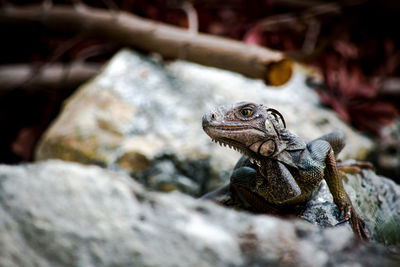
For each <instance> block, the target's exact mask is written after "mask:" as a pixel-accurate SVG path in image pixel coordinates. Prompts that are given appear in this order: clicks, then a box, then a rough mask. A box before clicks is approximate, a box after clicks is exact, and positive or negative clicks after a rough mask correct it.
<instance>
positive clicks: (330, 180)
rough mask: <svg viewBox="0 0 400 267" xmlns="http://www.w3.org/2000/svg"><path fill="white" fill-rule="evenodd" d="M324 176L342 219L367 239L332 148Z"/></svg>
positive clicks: (327, 157) (327, 158)
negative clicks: (346, 189) (344, 185)
mask: <svg viewBox="0 0 400 267" xmlns="http://www.w3.org/2000/svg"><path fill="white" fill-rule="evenodd" d="M325 164H326V166H325V171H324V178H325V181H326V183H327V184H328V187H329V190H330V192H331V194H332V196H333V201H334V202H335V204H336V205H337V206H338V207H339V209H340V210H341V217H342V218H343V219H344V221H348V220H350V221H351V225H352V228H353V231H354V233H355V234H356V235H357V236H359V237H360V238H362V239H364V240H368V236H367V234H366V232H365V228H364V226H365V224H364V221H363V220H362V219H361V218H359V217H358V215H357V212H356V211H355V209H354V207H353V204H352V203H351V200H350V198H349V196H348V195H347V193H346V191H345V189H344V187H343V182H342V179H341V178H340V177H339V172H338V170H337V167H336V159H335V154H334V152H333V150H332V149H330V150H329V151H328V154H327V155H326V160H325Z"/></svg>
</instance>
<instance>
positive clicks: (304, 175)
mask: <svg viewBox="0 0 400 267" xmlns="http://www.w3.org/2000/svg"><path fill="white" fill-rule="evenodd" d="M203 129H204V131H205V132H206V133H207V134H208V135H209V136H210V137H211V139H212V140H214V141H216V142H219V143H220V144H222V145H228V146H229V147H231V148H233V149H235V150H238V151H239V152H241V153H242V154H244V156H243V157H242V158H241V159H240V160H239V162H238V163H237V164H236V166H235V169H234V172H233V174H232V176H231V180H230V184H229V185H227V186H224V187H223V188H220V189H217V190H216V191H214V192H211V193H208V194H206V195H205V196H204V197H203V198H207V199H214V200H216V201H218V202H220V203H222V204H224V205H227V206H234V207H237V208H240V209H246V210H251V211H253V212H257V213H268V214H287V213H289V214H290V213H293V212H295V211H296V210H297V208H298V207H299V206H302V205H304V204H305V203H306V202H307V201H308V200H310V198H311V196H312V194H313V193H314V192H315V191H316V190H317V189H318V188H319V186H320V184H321V181H322V179H325V181H326V182H327V184H328V187H329V190H330V192H331V194H332V196H333V199H334V202H335V203H336V205H337V206H338V207H339V209H340V210H341V216H342V217H343V220H344V221H348V220H350V221H351V224H352V228H353V231H354V233H355V234H356V235H357V236H359V237H360V238H362V239H368V237H367V235H366V233H365V230H364V222H363V221H362V220H361V219H360V218H359V217H358V215H357V213H356V212H355V210H354V208H353V205H352V203H351V200H350V198H349V197H348V195H347V193H346V191H345V190H344V187H343V183H342V179H341V178H340V176H339V174H338V169H337V166H336V156H337V154H338V153H339V152H340V151H341V150H342V148H343V147H344V137H343V135H342V134H341V133H339V132H333V133H330V134H327V135H324V136H322V137H320V138H318V139H315V140H313V141H311V142H309V143H305V142H304V141H303V140H302V139H301V138H299V137H298V136H296V135H294V134H292V133H291V132H290V131H288V130H287V129H286V125H285V122H284V119H283V117H282V115H281V114H280V113H279V112H278V111H276V110H274V109H270V108H267V107H265V106H263V105H258V104H253V103H245V102H241V103H237V104H234V105H230V106H222V107H219V108H217V109H215V110H214V111H212V112H210V113H207V114H205V115H204V116H203Z"/></svg>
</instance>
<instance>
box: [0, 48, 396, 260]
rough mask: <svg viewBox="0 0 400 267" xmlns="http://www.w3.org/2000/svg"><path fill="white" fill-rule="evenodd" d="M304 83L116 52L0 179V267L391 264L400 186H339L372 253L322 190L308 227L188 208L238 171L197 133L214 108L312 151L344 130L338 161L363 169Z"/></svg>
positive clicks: (353, 147) (354, 142)
mask: <svg viewBox="0 0 400 267" xmlns="http://www.w3.org/2000/svg"><path fill="white" fill-rule="evenodd" d="M307 73H308V72H307V71H306V70H305V69H303V68H302V67H300V66H297V67H296V72H295V74H294V77H293V78H292V80H291V81H290V82H289V83H288V84H287V85H285V86H283V87H281V88H271V87H267V86H265V85H264V84H263V83H262V82H261V81H254V80H249V79H247V78H244V77H242V76H240V75H237V74H232V73H229V72H226V71H221V70H217V69H212V68H206V67H202V66H198V65H195V64H190V63H187V62H182V61H175V62H170V63H168V64H165V63H163V62H160V61H158V60H156V59H154V58H148V57H144V56H141V55H139V54H137V53H134V52H131V51H128V50H123V51H121V52H120V53H118V54H117V55H116V56H115V57H114V58H113V59H112V60H111V62H110V63H109V64H108V65H107V66H106V67H105V69H104V70H103V72H102V73H101V74H100V75H99V76H98V77H96V78H95V79H93V80H92V81H91V82H89V83H87V84H86V85H84V86H83V87H81V88H80V89H79V90H78V91H77V92H76V93H75V94H74V95H73V96H72V97H71V98H70V99H69V100H68V101H67V103H66V104H65V106H64V109H63V111H62V112H61V114H60V116H59V117H58V118H57V119H56V120H55V121H54V123H53V125H52V126H51V127H50V128H49V129H48V131H47V132H46V134H45V135H44V137H43V138H42V140H41V143H40V144H39V146H38V148H37V153H36V160H37V163H32V164H29V165H19V166H6V165H2V166H0V266H30V265H36V266H294V265H296V266H354V265H359V266H376V265H378V264H379V265H381V266H391V265H393V266H395V265H396V264H399V262H400V258H399V256H398V255H399V254H398V247H399V244H400V225H399V218H400V186H399V185H397V184H395V183H394V182H392V181H391V180H389V179H386V178H384V177H381V176H377V175H376V174H375V173H374V172H373V171H367V170H364V171H363V172H362V174H358V175H347V181H346V183H345V187H346V190H347V192H348V193H349V195H350V197H351V199H352V201H353V203H354V205H355V207H356V209H357V210H358V212H359V214H360V216H361V217H362V218H363V219H364V220H365V222H366V229H367V231H368V234H369V236H370V237H371V241H370V242H369V243H365V242H362V241H360V240H358V239H356V238H355V237H354V236H353V233H352V232H351V229H350V227H349V225H347V224H341V225H337V224H338V218H337V215H338V210H337V207H336V206H335V205H334V204H333V203H332V197H331V195H330V193H329V191H328V189H327V187H326V185H325V184H322V186H321V188H320V190H319V191H318V192H317V193H316V194H315V196H314V198H313V199H312V201H310V203H309V204H308V206H307V209H306V210H305V211H304V213H303V216H302V217H303V219H301V218H286V219H283V218H277V217H272V216H266V215H254V214H249V213H245V212H239V211H234V210H230V209H227V208H224V207H220V206H217V205H216V204H214V203H211V202H209V201H204V200H199V199H197V198H195V197H197V196H199V195H201V194H202V193H204V192H207V191H209V190H211V189H213V188H215V187H217V186H219V185H222V184H224V183H225V182H226V181H227V179H228V177H229V175H230V172H231V170H232V168H233V166H234V164H235V162H236V160H237V159H238V157H239V155H238V154H237V153H236V152H234V151H231V150H229V149H228V148H223V147H219V146H217V145H216V144H214V143H212V142H211V141H210V140H209V138H208V137H207V135H206V134H204V133H203V131H202V129H201V116H202V114H203V113H204V112H206V111H208V110H209V109H210V108H212V107H214V106H217V105H220V104H227V103H233V102H238V101H242V100H246V101H253V102H258V103H264V104H265V105H267V106H270V107H273V108H276V109H278V110H280V111H281V112H282V114H283V115H284V117H285V119H286V122H287V125H288V128H289V129H290V130H293V132H295V133H297V134H298V135H300V136H303V137H304V138H306V139H312V138H316V137H318V136H320V135H322V134H325V133H328V132H329V131H331V130H333V129H335V128H339V129H340V130H342V131H344V133H345V135H346V137H347V139H348V144H347V145H346V147H345V150H344V151H343V153H341V158H342V159H349V158H357V159H363V157H365V155H366V153H367V152H368V151H370V150H371V149H373V144H372V142H371V141H370V140H369V139H367V138H365V137H363V136H362V135H360V134H359V133H357V132H355V131H354V130H352V129H351V128H350V127H348V126H347V125H345V124H344V123H343V122H341V121H340V120H339V119H338V118H337V117H336V115H335V114H334V113H332V112H331V111H328V110H326V109H324V108H322V107H321V106H320V104H319V101H318V98H317V96H316V94H315V93H314V92H313V91H312V90H311V89H310V88H308V87H307V86H306V85H305V82H304V81H305V79H306V74H307ZM53 159H58V160H53ZM71 161H73V162H75V163H72V162H71ZM93 165H97V166H93ZM132 178H133V179H132ZM137 181H138V182H139V183H138V182H137ZM140 183H141V184H140ZM155 191H162V192H155ZM171 191H172V192H171ZM179 191H180V192H179ZM165 192H169V193H165ZM182 192H183V193H182ZM310 222H311V223H310Z"/></svg>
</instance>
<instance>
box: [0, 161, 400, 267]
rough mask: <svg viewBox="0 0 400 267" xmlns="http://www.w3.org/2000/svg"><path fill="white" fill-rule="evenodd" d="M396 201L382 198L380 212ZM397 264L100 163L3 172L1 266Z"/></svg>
mask: <svg viewBox="0 0 400 267" xmlns="http://www.w3.org/2000/svg"><path fill="white" fill-rule="evenodd" d="M375 182H376V183H378V185H381V186H380V187H379V186H377V185H375V187H374V188H386V187H387V188H389V186H390V188H391V189H390V190H392V191H393V192H396V198H397V199H398V197H399V195H398V192H399V187H398V186H396V185H393V184H391V183H390V182H388V181H385V179H383V182H382V181H378V180H376V181H375ZM367 190H368V189H367ZM390 190H389V191H390ZM380 193H383V192H380ZM393 197H394V195H381V196H379V198H380V201H383V202H381V203H383V205H388V201H389V202H390V201H392V200H393V201H395V200H396V199H389V198H393ZM391 205H392V204H391ZM392 207H393V206H392ZM398 263H399V261H397V262H396V260H394V259H393V258H392V257H390V255H389V254H388V253H386V252H385V249H384V248H383V247H380V246H379V245H376V244H374V243H364V242H361V241H360V240H357V239H356V238H355V237H354V235H353V234H352V232H351V231H350V230H349V229H348V227H345V226H338V227H334V228H325V229H320V228H319V227H317V226H315V225H312V224H310V223H307V222H306V221H305V220H299V219H285V220H284V219H280V218H276V217H271V216H266V215H251V214H248V213H243V212H238V211H234V210H230V209H226V208H223V207H219V206H217V205H215V204H214V203H212V202H209V201H202V200H197V199H194V198H192V197H190V196H187V195H184V194H182V193H179V192H173V193H169V194H166V193H155V192H149V191H147V190H144V189H143V187H142V186H140V185H139V184H138V183H136V182H135V181H133V180H132V179H131V178H130V177H129V176H128V175H127V174H125V173H122V172H115V171H110V170H106V169H103V168H100V167H97V166H85V165H81V164H77V163H66V162H62V161H48V162H42V163H36V164H30V165H21V166H6V165H0V266H7V267H12V266H138V267H139V266H378V265H379V266H395V265H396V264H398Z"/></svg>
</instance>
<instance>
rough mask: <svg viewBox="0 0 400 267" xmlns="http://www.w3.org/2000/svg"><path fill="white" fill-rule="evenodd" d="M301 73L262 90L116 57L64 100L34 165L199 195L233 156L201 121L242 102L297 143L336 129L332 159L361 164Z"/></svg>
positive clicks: (200, 69) (224, 172)
mask: <svg viewBox="0 0 400 267" xmlns="http://www.w3.org/2000/svg"><path fill="white" fill-rule="evenodd" d="M306 75H308V74H307V72H306V71H305V70H304V69H303V68H302V67H300V66H296V68H295V72H294V75H293V78H292V79H291V81H290V82H288V83H287V84H286V85H284V86H282V87H279V88H276V87H268V86H266V85H265V84H264V83H263V82H262V81H259V80H251V79H248V78H245V77H243V76H241V75H239V74H235V73H231V72H228V71H223V70H218V69H214V68H208V67H204V66H200V65H196V64H192V63H188V62H183V61H174V62H172V63H169V64H166V65H163V64H162V63H160V62H158V61H156V60H152V59H149V58H145V57H143V56H140V55H139V54H137V53H135V52H131V51H128V50H123V51H121V52H120V53H118V54H117V55H116V56H115V57H114V58H113V59H112V60H111V61H110V63H109V64H108V65H107V66H106V67H105V69H104V70H103V72H102V73H101V74H100V75H99V76H98V77H96V78H95V79H93V80H92V81H91V82H89V83H88V84H86V85H84V86H82V87H81V88H80V89H79V90H78V91H77V92H76V93H75V94H74V95H73V96H72V97H71V98H70V99H69V100H68V101H67V103H66V105H65V106H64V108H63V111H62V113H61V115H60V116H59V117H58V118H57V119H56V120H55V121H54V123H53V125H52V126H51V127H50V128H49V129H48V130H47V132H46V134H45V135H44V137H43V139H42V141H41V142H40V145H39V146H38V148H37V153H36V159H37V160H43V159H50V158H58V159H63V160H67V161H76V162H81V163H87V164H97V165H101V166H106V167H108V168H111V169H125V170H128V171H129V172H131V174H132V176H134V177H135V178H137V179H138V180H140V181H142V182H143V183H144V184H146V185H147V186H149V187H150V188H153V189H157V190H166V191H170V190H173V189H179V190H182V191H184V192H187V193H190V194H193V195H199V194H202V193H204V192H206V191H209V190H210V189H212V188H215V187H216V186H218V185H221V184H223V183H224V181H225V180H226V179H227V178H228V177H229V175H230V172H231V170H232V168H233V166H234V164H235V163H236V161H237V159H238V158H239V156H240V155H239V154H238V153H237V152H235V151H233V150H229V149H226V148H222V147H219V146H217V145H215V144H213V143H212V142H211V140H210V139H209V138H208V136H207V135H206V134H205V133H204V132H203V130H202V127H201V117H202V115H203V114H204V113H205V112H206V111H209V110H210V109H211V108H213V107H215V106H218V105H221V104H228V103H234V102H239V101H243V100H247V101H253V102H257V103H263V104H265V105H268V106H271V107H274V108H276V109H278V110H280V111H281V112H282V113H283V115H284V116H285V119H286V121H287V124H288V128H289V129H291V130H293V132H295V133H297V134H298V135H300V136H303V137H304V138H306V139H313V138H317V137H319V136H321V135H323V134H325V133H328V132H330V131H332V130H333V129H335V128H339V129H341V130H342V131H344V132H345V134H346V136H347V138H348V139H349V140H348V145H347V146H346V147H345V149H344V151H343V152H342V153H341V156H342V157H343V158H344V159H345V158H362V157H363V156H365V154H366V152H367V151H368V150H370V149H371V148H372V143H371V141H369V140H368V139H367V138H365V137H363V136H361V135H359V134H358V133H356V132H354V131H353V130H352V129H350V128H349V127H348V126H346V124H344V123H343V122H341V121H340V120H339V119H338V118H337V116H336V115H335V114H334V113H333V112H331V111H328V110H326V109H323V108H322V107H321V106H320V104H319V100H318V97H317V95H316V93H315V92H314V91H313V90H312V89H310V88H308V87H307V86H306V85H305V79H306ZM160 170H161V171H160Z"/></svg>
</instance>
